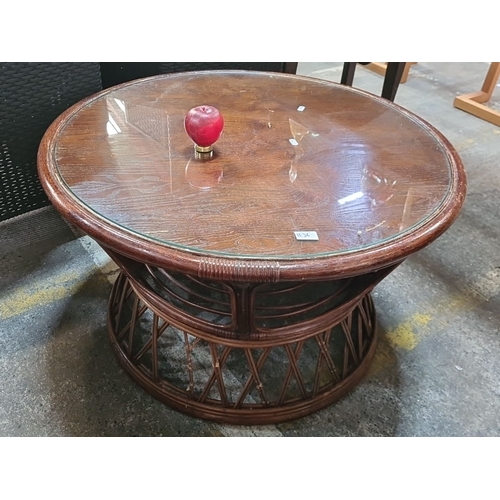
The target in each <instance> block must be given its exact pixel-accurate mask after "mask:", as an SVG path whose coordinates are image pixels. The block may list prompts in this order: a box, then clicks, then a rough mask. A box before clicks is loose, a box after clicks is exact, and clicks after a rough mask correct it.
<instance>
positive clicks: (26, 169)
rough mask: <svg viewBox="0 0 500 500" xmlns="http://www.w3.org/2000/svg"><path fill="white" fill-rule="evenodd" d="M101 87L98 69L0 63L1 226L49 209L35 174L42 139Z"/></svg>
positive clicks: (91, 65)
mask: <svg viewBox="0 0 500 500" xmlns="http://www.w3.org/2000/svg"><path fill="white" fill-rule="evenodd" d="M101 87H102V84H101V74H100V67H99V63H0V221H2V220H6V219H10V218H11V217H15V216H17V215H21V214H23V213H26V212H29V211H31V210H34V209H36V208H40V207H43V206H46V205H49V201H48V199H47V196H46V195H45V193H44V191H43V189H42V186H41V185H40V181H39V179H38V175H37V171H36V155H37V151H38V146H39V144H40V141H41V139H42V136H43V134H44V132H45V131H46V130H47V128H48V127H49V125H50V124H51V123H52V122H53V121H54V120H55V119H56V118H57V117H58V116H59V115H60V114H61V113H62V112H63V111H65V110H66V109H67V108H69V107H70V106H71V105H73V104H75V103H76V102H78V101H79V100H81V99H83V98H84V97H87V96H89V95H91V94H93V93H94V92H97V91H99V90H100V89H101Z"/></svg>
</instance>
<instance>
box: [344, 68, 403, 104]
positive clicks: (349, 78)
mask: <svg viewBox="0 0 500 500" xmlns="http://www.w3.org/2000/svg"><path fill="white" fill-rule="evenodd" d="M356 64H358V63H355V62H345V63H344V67H343V69H342V76H341V78H340V83H342V84H343V85H349V86H352V82H353V80H354V72H355V70H356ZM359 64H363V65H368V64H370V63H359ZM406 65H407V63H404V62H394V63H393V62H391V63H387V70H386V71H385V73H384V85H383V87H382V94H381V95H382V97H384V98H385V99H389V100H390V101H394V98H395V97H396V92H397V90H398V87H399V84H400V83H401V77H402V75H403V72H404V71H405V67H406Z"/></svg>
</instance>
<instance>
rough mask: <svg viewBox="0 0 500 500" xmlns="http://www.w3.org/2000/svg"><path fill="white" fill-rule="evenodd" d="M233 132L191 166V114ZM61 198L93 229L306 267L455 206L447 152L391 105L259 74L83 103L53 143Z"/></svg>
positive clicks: (144, 85)
mask: <svg viewBox="0 0 500 500" xmlns="http://www.w3.org/2000/svg"><path fill="white" fill-rule="evenodd" d="M204 104H205V105H212V106H215V107H216V108H218V109H219V110H220V112H221V114H222V115H223V117H224V124H225V125H224V132H223V134H222V136H221V138H220V139H219V141H218V142H217V143H216V144H215V151H214V155H213V157H212V158H210V159H208V160H202V159H199V158H197V157H196V155H195V152H194V147H193V143H192V141H191V139H190V138H189V137H188V135H187V134H186V132H185V130H184V117H185V115H186V114H187V112H188V111H189V110H190V109H191V108H193V107H195V106H199V105H204ZM52 154H53V160H54V165H55V168H56V169H57V174H58V176H59V177H60V179H61V180H62V182H63V184H64V185H65V186H66V187H67V189H68V190H70V192H71V193H72V194H73V195H74V196H76V197H77V198H78V199H79V200H80V202H81V203H82V204H83V205H84V206H86V207H88V209H89V210H90V211H92V212H93V213H94V214H95V216H96V217H100V218H102V219H105V220H106V221H109V222H110V223H112V224H114V225H116V227H117V228H118V229H119V230H121V231H126V232H130V233H133V234H136V235H140V236H141V237H142V238H146V239H151V240H154V241H155V242H159V243H160V244H162V245H165V246H168V247H170V248H179V249H182V250H184V251H189V252H196V253H203V254H213V255H222V256H229V257H232V256H242V257H246V256H248V257H258V258H267V257H273V258H276V257H279V258H281V259H286V258H291V259H295V258H310V257H315V256H325V255H335V254H340V253H345V252H353V251H357V250H360V249H366V248H370V247H373V246H377V245H380V244H382V243H384V242H388V241H392V240H394V239H397V238H399V237H401V236H402V235H403V234H405V233H406V232H408V231H411V230H412V229H414V228H416V227H418V226H419V225H421V224H423V223H425V222H427V221H429V220H430V219H431V218H432V217H434V216H436V214H437V213H439V210H440V207H441V206H442V204H443V202H444V200H446V199H447V197H449V196H450V195H451V194H450V185H451V182H452V176H453V171H452V166H451V159H450V154H449V152H448V150H447V147H446V145H445V144H444V143H443V141H442V140H441V139H440V138H439V137H438V135H437V134H435V133H434V132H433V130H432V129H431V128H429V127H428V126H427V125H426V124H425V123H424V122H422V121H420V120H419V119H418V118H416V117H414V116H413V115H411V114H409V113H407V112H405V111H404V110H403V109H401V108H399V107H397V106H394V105H393V104H392V103H389V102H386V101H383V100H382V99H380V98H377V97H374V96H370V95H368V94H366V93H363V92H359V91H356V90H354V89H350V88H347V87H343V86H340V85H338V84H334V83H331V82H327V81H322V80H315V79H311V78H306V77H298V76H291V75H281V74H278V73H276V74H271V73H254V72H209V73H204V72H200V73H190V74H188V73H185V74H175V75H164V76H162V77H157V78H153V79H145V80H142V81H138V82H134V83H132V84H129V85H125V86H121V87H119V88H116V89H112V90H111V91H105V92H103V93H101V94H99V96H97V97H96V98H94V99H92V100H90V101H87V102H86V104H85V105H83V106H81V107H79V109H78V110H77V112H75V113H73V114H70V116H69V117H68V119H67V120H66V122H65V124H64V127H63V128H62V129H61V130H60V132H59V134H58V135H57V137H56V139H55V142H54V148H53V153H52Z"/></svg>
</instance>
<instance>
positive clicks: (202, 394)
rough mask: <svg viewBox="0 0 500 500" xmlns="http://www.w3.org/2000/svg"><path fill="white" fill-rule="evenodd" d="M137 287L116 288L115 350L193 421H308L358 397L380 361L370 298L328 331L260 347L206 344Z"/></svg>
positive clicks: (223, 341)
mask: <svg viewBox="0 0 500 500" xmlns="http://www.w3.org/2000/svg"><path fill="white" fill-rule="evenodd" d="M137 285H140V284H139V283H138V282H133V281H131V280H129V279H128V278H127V277H125V275H124V274H120V276H119V278H118V279H117V281H116V283H115V285H114V287H113V290H112V293H111V297H110V302H109V310H108V331H109V335H110V339H111V344H112V346H113V348H114V350H115V353H116V354H117V357H118V359H119V361H120V363H121V365H122V367H123V368H124V369H125V371H126V372H127V373H128V374H129V375H130V376H131V377H132V378H133V379H134V380H135V381H136V382H137V383H138V384H139V385H140V386H141V387H142V388H143V389H144V390H146V391H147V392H148V393H149V394H151V395H152V396H154V397H155V398H157V399H159V400H160V401H162V402H164V403H166V404H168V405H169V406H171V407H173V408H175V409H177V410H179V411H182V412H184V413H187V414H190V415H192V416H195V417H200V418H204V419H209V420H213V421H216V422H223V423H230V424H247V425H250V424H269V423H278V422H283V421H286V420H291V419H295V418H299V417H302V416H305V415H308V414H310V413H312V412H315V411H317V410H319V409H321V408H324V407H326V406H328V405H330V404H331V403H333V402H334V401H336V400H337V399H339V398H340V397H341V396H343V395H344V394H345V393H347V392H348V391H349V390H350V389H352V388H353V387H354V386H355V385H356V384H357V383H358V382H359V381H360V379H361V378H362V376H363V375H364V373H365V372H366V370H367V368H368V366H369V364H370V361H371V358H372V356H373V354H374V350H375V343H376V319H375V309H374V307H373V303H372V300H371V298H370V296H369V294H368V293H366V292H365V294H362V295H361V297H358V299H357V301H356V303H354V304H351V306H350V310H349V311H347V312H346V313H343V314H342V315H341V319H340V320H339V318H337V319H336V320H335V322H333V323H331V324H329V325H328V327H327V328H325V327H324V325H323V324H322V323H321V322H319V323H318V325H319V326H318V327H317V328H316V330H313V331H311V329H309V330H307V331H306V333H305V334H304V335H303V336H302V337H301V338H297V337H296V336H295V337H291V339H290V340H289V341H287V340H284V338H283V337H282V336H279V335H278V336H277V337H276V339H275V341H274V342H273V341H272V335H268V336H267V337H266V340H265V341H264V342H259V340H258V339H253V338H251V337H249V338H235V337H233V338H223V337H217V336H213V335H208V336H207V335H203V336H200V334H199V332H198V331H193V329H190V328H189V324H182V322H179V319H178V318H177V319H176V321H175V322H176V325H175V326H174V325H173V324H172V323H171V321H170V318H168V316H167V315H166V314H165V310H163V311H160V310H159V309H158V308H157V307H156V306H155V305H154V304H152V303H151V302H150V301H149V300H148V298H147V297H145V296H144V295H143V294H142V293H141V292H143V291H144V289H142V290H141V292H139V290H138V289H137V288H136V286H137ZM139 288H140V286H139ZM342 306H345V304H342ZM187 323H189V322H187Z"/></svg>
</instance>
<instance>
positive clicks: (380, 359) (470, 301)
mask: <svg viewBox="0 0 500 500" xmlns="http://www.w3.org/2000/svg"><path fill="white" fill-rule="evenodd" d="M479 303H480V300H479V298H478V296H477V295H476V294H475V293H474V291H473V290H472V291H471V293H470V294H466V293H465V292H460V293H457V294H455V295H453V296H451V297H449V298H448V299H445V300H442V301H441V302H438V303H436V304H435V305H434V306H433V307H429V308H428V309H427V310H426V311H425V312H424V313H421V312H419V313H415V314H412V315H410V316H409V317H408V318H407V319H406V320H405V321H403V322H402V323H400V324H399V325H397V326H396V327H394V328H391V329H389V330H388V331H387V332H386V333H385V334H384V335H383V336H382V338H381V339H380V340H381V341H380V342H379V344H378V346H377V350H376V351H375V355H374V357H373V362H372V364H371V366H370V368H369V371H368V376H371V375H374V374H376V373H378V372H379V371H380V370H382V369H384V368H386V367H388V366H390V365H392V364H394V363H395V362H396V361H397V351H400V350H403V351H411V350H413V349H415V347H417V345H418V344H419V343H420V342H422V340H424V339H425V338H426V337H427V336H428V335H430V334H431V333H432V331H433V327H432V323H435V324H438V323H440V322H444V321H446V318H449V317H450V316H455V315H456V314H457V313H461V314H463V313H466V312H468V311H472V310H474V309H475V308H476V307H477V306H478V305H479Z"/></svg>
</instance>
